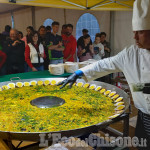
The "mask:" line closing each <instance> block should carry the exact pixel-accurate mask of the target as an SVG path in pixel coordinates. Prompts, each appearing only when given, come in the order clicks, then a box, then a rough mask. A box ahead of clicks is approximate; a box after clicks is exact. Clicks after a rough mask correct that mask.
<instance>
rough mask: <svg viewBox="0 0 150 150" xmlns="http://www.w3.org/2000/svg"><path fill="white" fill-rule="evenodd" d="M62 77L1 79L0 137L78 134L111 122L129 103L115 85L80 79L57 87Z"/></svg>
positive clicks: (35, 137)
mask: <svg viewBox="0 0 150 150" xmlns="http://www.w3.org/2000/svg"><path fill="white" fill-rule="evenodd" d="M62 80H64V78H38V79H26V80H20V81H12V82H1V83H0V115H1V117H0V138H2V139H8V137H9V139H10V138H11V140H13V139H16V140H23V141H25V140H28V141H29V140H30V141H39V139H40V138H39V134H40V133H61V134H62V136H68V137H69V136H76V137H77V136H81V135H84V134H87V133H89V132H92V131H94V130H95V129H97V128H98V127H100V126H104V125H105V124H109V123H111V122H112V120H113V119H115V118H117V117H119V116H120V115H121V114H123V113H124V112H125V111H126V110H127V109H128V107H129V104H130V99H129V96H128V95H127V94H126V93H125V92H124V91H123V90H121V89H119V88H117V87H116V86H113V85H110V84H106V83H103V82H98V81H92V82H89V83H85V81H84V80H82V79H79V80H78V81H77V83H75V84H74V86H73V88H71V89H69V88H68V87H65V88H63V89H59V86H56V84H57V83H58V82H60V81H62ZM39 97H43V99H42V100H41V99H39ZM47 98H48V99H47Z"/></svg>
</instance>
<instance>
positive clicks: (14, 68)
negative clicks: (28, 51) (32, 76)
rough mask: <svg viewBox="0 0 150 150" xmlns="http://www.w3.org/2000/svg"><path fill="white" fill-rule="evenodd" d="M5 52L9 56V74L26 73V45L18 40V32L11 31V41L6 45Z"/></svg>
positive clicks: (8, 40)
mask: <svg viewBox="0 0 150 150" xmlns="http://www.w3.org/2000/svg"><path fill="white" fill-rule="evenodd" d="M4 52H5V53H6V54H7V61H6V63H7V74H13V73H22V72H24V63H25V56H24V52H25V43H24V42H23V41H21V40H19V39H18V31H17V30H15V29H12V30H10V39H7V41H6V42H5V43H4Z"/></svg>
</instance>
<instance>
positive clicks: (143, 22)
mask: <svg viewBox="0 0 150 150" xmlns="http://www.w3.org/2000/svg"><path fill="white" fill-rule="evenodd" d="M132 28H133V31H140V30H150V0H135V2H134V6H133V17H132Z"/></svg>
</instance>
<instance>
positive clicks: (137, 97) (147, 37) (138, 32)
mask: <svg viewBox="0 0 150 150" xmlns="http://www.w3.org/2000/svg"><path fill="white" fill-rule="evenodd" d="M132 27H133V33H134V39H135V42H136V44H135V45H132V46H130V47H129V48H125V49H124V50H123V51H121V52H120V53H119V54H117V55H116V56H114V57H110V58H106V59H103V60H100V61H98V62H96V63H94V64H91V65H88V66H86V67H84V68H81V69H80V70H77V71H76V72H75V73H73V74H72V75H71V76H70V77H68V78H67V79H66V80H64V81H62V82H61V83H59V85H62V86H61V88H63V87H64V86H65V85H66V84H67V83H70V88H71V86H72V85H73V83H74V82H75V81H76V79H77V78H79V77H80V76H83V77H84V78H85V79H86V80H87V81H92V80H94V79H97V78H100V77H102V76H105V75H107V74H110V73H114V72H123V73H124V75H125V77H126V79H127V82H128V84H129V86H130V89H131V92H132V96H133V100H134V104H135V107H136V108H137V109H138V120H137V126H136V131H135V136H137V137H138V139H139V140H140V139H141V138H143V139H146V140H147V147H145V148H141V149H142V150H144V149H147V150H150V89H149V90H147V91H148V93H149V94H148V93H143V92H134V91H133V88H132V85H133V84H137V83H150V0H136V1H135V2H134V6H133V18H132ZM139 149H140V148H139Z"/></svg>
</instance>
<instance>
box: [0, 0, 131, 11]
mask: <svg viewBox="0 0 150 150" xmlns="http://www.w3.org/2000/svg"><path fill="white" fill-rule="evenodd" d="M9 1H10V0H9ZM133 2H134V0H16V3H13V4H19V5H30V6H43V7H55V8H66V9H79V10H115V11H116V10H132V7H133ZM0 3H10V2H8V0H0Z"/></svg>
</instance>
